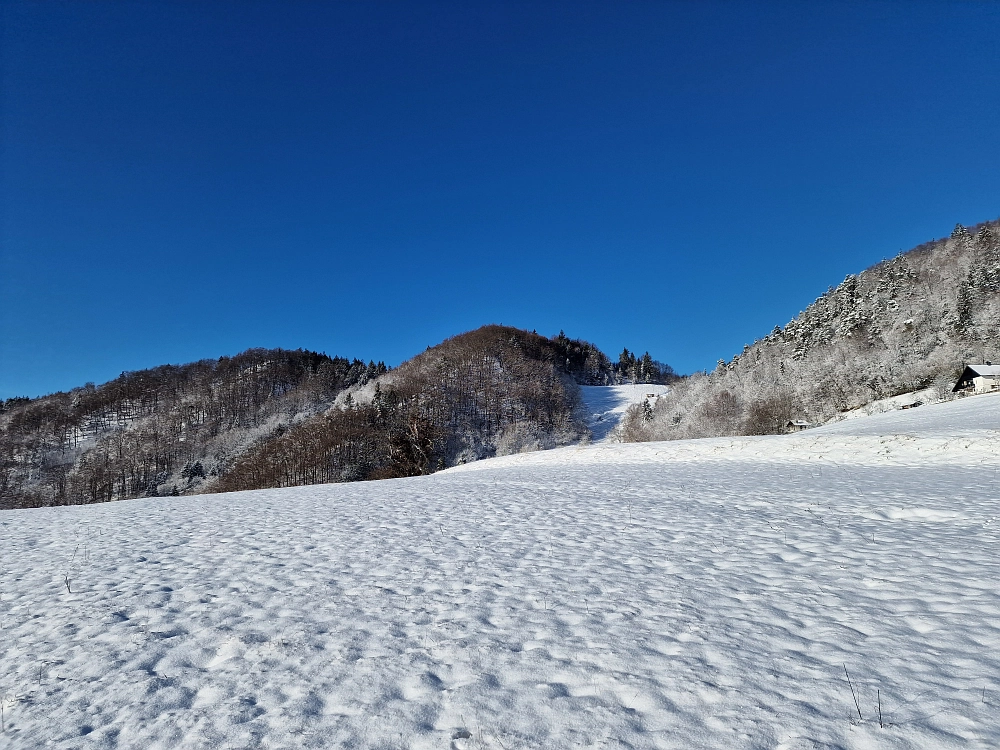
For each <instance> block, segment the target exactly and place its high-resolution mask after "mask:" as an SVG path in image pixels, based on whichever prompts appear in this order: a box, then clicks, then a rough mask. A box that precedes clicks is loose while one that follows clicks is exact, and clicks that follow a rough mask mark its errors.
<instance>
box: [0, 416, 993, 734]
mask: <svg viewBox="0 0 1000 750" xmlns="http://www.w3.org/2000/svg"><path fill="white" fill-rule="evenodd" d="M998 427H1000V396H979V397H975V398H969V399H965V400H962V401H958V402H954V403H950V404H941V405H935V406H925V407H921V408H919V409H915V410H912V411H906V412H895V413H892V414H884V415H879V416H874V417H871V418H867V419H856V420H851V421H848V422H843V423H840V424H836V425H831V426H828V427H824V428H820V429H817V430H810V431H806V432H803V433H800V434H798V435H794V436H787V437H776V438H727V439H713V440H700V441H687V442H676V443H654V444H645V445H616V444H612V443H602V444H599V445H595V446H590V447H585V448H565V449H560V450H555V451H548V452H544V453H535V454H523V455H517V456H508V457H504V458H500V459H494V460H490V461H481V462H478V463H474V464H469V465H466V466H463V467H460V468H458V469H453V470H449V471H446V472H442V473H440V474H437V475H434V476H431V477H423V478H418V479H407V480H392V481H384V482H372V483H364V484H352V485H329V486H317V487H305V488H298V489H291V490H275V491H259V492H246V493H239V494H231V495H218V496H200V497H189V498H157V499H150V500H134V501H127V502H120V503H114V504H107V505H96V506H88V507H70V508H52V509H41V510H32V511H8V512H5V513H3V514H0V694H2V695H3V696H4V704H3V705H4V709H3V723H4V731H3V733H0V748H30V747H41V746H51V747H57V748H102V747H107V748H112V747H128V748H168V747H169V748H174V747H182V748H193V747H204V748H226V747H231V748H244V747H274V748H279V747H281V748H295V747H331V748H333V747H357V748H369V747H372V748H375V747H378V748H449V747H452V748H499V749H500V750H513V749H514V748H561V747H636V748H654V747H662V748H726V749H727V750H729V749H733V750H737V749H740V748H789V749H795V750H799V749H801V748H819V747H822V748H827V747H834V748H996V747H1000V674H998V669H1000V554H998V551H1000V549H998V548H1000V521H998V518H1000V502H998V497H997V479H998V470H1000V445H998V442H1000V441H998V437H1000V433H998V432H997V429H998ZM845 666H846V669H847V671H848V673H849V675H850V680H851V685H849V684H848V680H847V677H846V675H845ZM852 690H853V692H852ZM854 695H856V696H857V705H856V704H855V699H854ZM879 701H880V702H881V725H880V719H879V712H878V711H879V709H878V706H879ZM859 711H860V715H861V716H860V717H859Z"/></svg>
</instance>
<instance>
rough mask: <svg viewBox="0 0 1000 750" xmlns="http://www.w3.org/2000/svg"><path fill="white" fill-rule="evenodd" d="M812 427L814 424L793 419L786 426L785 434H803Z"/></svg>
mask: <svg viewBox="0 0 1000 750" xmlns="http://www.w3.org/2000/svg"><path fill="white" fill-rule="evenodd" d="M810 427H812V422H807V421H805V420H804V419H793V420H792V421H790V422H789V423H788V424H786V425H785V432H801V431H802V430H808V429H809V428H810Z"/></svg>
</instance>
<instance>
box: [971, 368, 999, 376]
mask: <svg viewBox="0 0 1000 750" xmlns="http://www.w3.org/2000/svg"><path fill="white" fill-rule="evenodd" d="M966 369H968V370H972V371H973V372H974V373H976V375H979V376H983V375H986V376H993V377H1000V365H968V366H967V367H966Z"/></svg>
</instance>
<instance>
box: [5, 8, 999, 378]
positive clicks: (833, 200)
mask: <svg viewBox="0 0 1000 750" xmlns="http://www.w3.org/2000/svg"><path fill="white" fill-rule="evenodd" d="M0 20H2V31H0V34H2V37H0V65H2V68H0V74H2V80H0V139H2V141H0V271H2V272H0V397H10V396H14V395H29V396H36V395H40V394H42V393H46V392H51V391H54V390H65V389H69V388H71V387H73V386H77V385H81V384H83V383H84V382H87V381H94V382H103V381H105V380H108V379H110V378H113V377H115V376H117V375H118V374H119V373H120V372H122V371H123V370H134V369H141V368H144V367H150V366H155V365H157V364H163V363H178V362H186V361H192V360H196V359H201V358H206V357H217V356H220V355H223V354H233V353H236V352H238V351H241V350H243V349H246V348H249V347H254V346H263V347H275V346H281V347H286V348H298V347H304V348H309V349H315V350H319V351H325V352H327V353H329V354H331V355H332V354H338V355H342V356H348V357H360V358H363V359H365V360H368V359H376V360H379V359H382V360H385V361H386V362H387V363H389V364H398V363H399V362H400V361H402V360H404V359H406V358H408V357H409V356H412V355H413V354H415V353H417V352H419V351H422V350H423V349H424V348H425V347H427V346H428V345H432V344H435V343H437V342H438V341H440V340H441V339H443V338H445V337H447V336H450V335H453V334H456V333H459V332H462V331H465V330H469V329H472V328H475V327H477V326H479V325H482V324H485V323H504V324H508V325H516V326H519V327H523V328H528V329H536V330H538V331H539V332H540V333H545V334H547V335H553V334H556V333H558V331H559V330H560V329H563V330H565V331H566V333H567V334H568V335H570V336H574V337H582V338H586V339H588V340H591V341H593V342H594V343H596V344H598V345H599V346H600V347H602V348H603V349H605V351H607V352H608V353H609V354H611V355H615V354H616V353H617V352H618V351H620V350H621V348H622V347H623V346H627V347H629V348H630V349H633V350H638V351H640V352H642V351H645V350H647V349H648V350H649V351H650V353H651V354H652V355H653V356H654V357H655V358H657V359H660V360H663V361H666V362H669V363H670V364H672V365H673V366H674V367H675V369H677V370H678V371H681V372H691V371H694V370H697V369H702V368H711V367H713V366H714V363H715V361H716V360H717V359H719V358H728V357H730V356H732V355H733V354H735V353H736V352H738V351H739V350H740V349H741V348H742V346H743V345H744V344H745V343H749V342H751V341H753V340H754V339H755V338H757V337H760V336H763V335H765V334H766V333H768V332H769V331H770V330H771V328H773V327H774V325H776V324H784V323H786V322H787V321H788V320H789V319H790V318H792V317H793V316H795V315H796V314H797V313H798V312H799V311H800V310H801V309H802V308H803V307H805V306H806V305H807V304H808V303H809V302H810V301H812V300H813V299H815V298H816V296H818V295H819V294H820V293H822V292H823V291H824V290H825V289H826V288H827V287H828V286H830V285H835V284H837V283H838V282H839V281H841V280H842V279H843V277H844V276H845V275H846V274H847V273H851V272H857V271H859V270H861V269H863V268H865V267H867V266H869V265H871V264H873V263H875V262H878V261H879V260H881V259H882V258H884V257H888V256H892V255H894V254H895V253H897V252H898V251H900V250H902V249H908V248H910V247H912V246H914V245H916V244H919V243H921V242H923V241H926V240H930V239H932V238H935V237H941V236H945V235H947V234H948V233H949V232H950V231H951V229H952V227H953V226H954V225H955V223H956V222H962V223H964V224H973V223H976V222H979V221H983V220H988V219H994V218H997V217H998V216H1000V180H998V179H997V174H998V172H997V169H998V166H997V165H998V164H1000V158H998V157H1000V49H998V47H1000V42H998V40H1000V37H998V36H997V34H996V29H997V28H1000V5H998V4H993V3H956V2H950V3H933V4H931V3H927V4H924V3H919V2H889V3H875V2H865V3H852V2H831V3H802V2H793V3H737V2H723V3H718V4H713V3H709V2H692V3H669V2H658V3H642V2H635V3H605V2H602V3H593V4H590V3H586V2H567V3H533V2H532V3H529V2H524V3H455V4H451V3H415V2H405V3H389V2H375V3H305V2H303V3H246V2H239V3H235V2H234V3H200V2H198V3H196V2H190V3H181V2H162V3H114V2H104V3H99V2H92V3H90V2H88V3H57V2H38V3H21V2H16V1H10V0H9V1H8V2H5V3H3V4H2V5H0Z"/></svg>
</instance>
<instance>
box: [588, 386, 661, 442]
mask: <svg viewBox="0 0 1000 750" xmlns="http://www.w3.org/2000/svg"><path fill="white" fill-rule="evenodd" d="M669 390H670V386H667V385H648V384H646V385H642V384H640V385H634V384H630V383H626V384H624V385H581V386H580V394H581V396H582V399H583V408H584V411H585V412H586V415H587V427H589V428H590V432H591V434H592V435H593V439H594V442H595V443H603V442H609V441H612V440H614V429H615V427H617V426H618V423H619V422H620V421H621V418H622V417H624V416H625V412H627V411H628V409H629V407H630V406H632V405H633V404H641V403H642V402H643V401H649V405H650V406H652V405H653V404H655V403H656V397H658V396H662V395H663V394H664V393H667V392H668V391H669ZM650 396H652V398H650Z"/></svg>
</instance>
